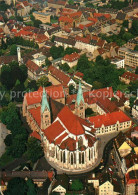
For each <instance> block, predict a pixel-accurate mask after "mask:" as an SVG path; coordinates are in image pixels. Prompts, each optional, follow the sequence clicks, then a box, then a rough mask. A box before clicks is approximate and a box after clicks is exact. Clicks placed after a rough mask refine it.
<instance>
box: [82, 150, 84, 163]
mask: <svg viewBox="0 0 138 195" xmlns="http://www.w3.org/2000/svg"><path fill="white" fill-rule="evenodd" d="M82 164H84V152H83V153H82Z"/></svg>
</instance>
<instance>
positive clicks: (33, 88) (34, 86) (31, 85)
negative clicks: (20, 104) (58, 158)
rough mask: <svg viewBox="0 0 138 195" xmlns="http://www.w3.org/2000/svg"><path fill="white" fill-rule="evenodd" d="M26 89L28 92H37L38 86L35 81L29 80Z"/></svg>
mask: <svg viewBox="0 0 138 195" xmlns="http://www.w3.org/2000/svg"><path fill="white" fill-rule="evenodd" d="M27 88H28V89H29V90H30V91H37V90H38V86H37V83H36V80H31V81H30V82H29V83H28V86H27Z"/></svg>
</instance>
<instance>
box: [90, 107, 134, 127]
mask: <svg viewBox="0 0 138 195" xmlns="http://www.w3.org/2000/svg"><path fill="white" fill-rule="evenodd" d="M89 121H90V122H91V123H92V124H94V127H95V128H100V127H101V126H102V125H104V126H110V125H114V124H116V122H117V121H119V122H120V123H122V122H127V121H131V119H130V118H129V117H128V116H127V115H126V114H125V113H124V112H123V111H117V112H112V113H108V114H104V115H98V116H92V117H89Z"/></svg>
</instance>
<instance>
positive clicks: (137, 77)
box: [121, 72, 138, 82]
mask: <svg viewBox="0 0 138 195" xmlns="http://www.w3.org/2000/svg"><path fill="white" fill-rule="evenodd" d="M121 77H122V78H124V79H128V80H130V81H131V82H133V81H137V80H138V74H135V73H131V72H125V73H124V74H123V75H122V76H121Z"/></svg>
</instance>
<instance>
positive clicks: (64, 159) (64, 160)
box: [63, 151, 66, 163]
mask: <svg viewBox="0 0 138 195" xmlns="http://www.w3.org/2000/svg"><path fill="white" fill-rule="evenodd" d="M65 162H66V154H65V151H64V152H63V163H65Z"/></svg>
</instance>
